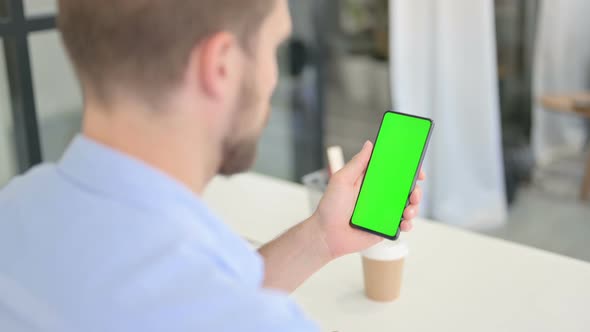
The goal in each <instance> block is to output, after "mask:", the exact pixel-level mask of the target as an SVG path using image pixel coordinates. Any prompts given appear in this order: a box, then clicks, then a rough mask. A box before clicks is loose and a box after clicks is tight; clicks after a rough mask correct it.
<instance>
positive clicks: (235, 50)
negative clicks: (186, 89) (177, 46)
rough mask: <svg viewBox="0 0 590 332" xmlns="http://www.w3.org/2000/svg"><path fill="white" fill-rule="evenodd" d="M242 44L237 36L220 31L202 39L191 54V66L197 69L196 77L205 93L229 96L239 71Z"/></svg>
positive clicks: (221, 96) (218, 96)
mask: <svg viewBox="0 0 590 332" xmlns="http://www.w3.org/2000/svg"><path fill="white" fill-rule="evenodd" d="M239 50H240V45H239V43H238V41H237V39H236V37H235V36H234V35H232V34H230V33H227V32H218V33H216V34H213V35H211V36H209V37H208V38H206V39H204V40H203V41H201V43H200V44H199V46H198V47H196V48H195V50H194V51H193V52H192V54H191V59H190V62H191V64H194V65H196V66H193V65H190V66H189V68H195V69H196V68H198V69H196V72H194V74H196V75H197V76H196V77H195V78H196V79H197V80H198V82H199V85H200V86H201V87H202V89H203V93H204V94H206V95H207V96H209V97H210V98H212V99H216V100H223V99H226V98H228V94H230V93H232V92H231V90H232V88H233V85H234V84H235V82H237V78H238V75H239V73H238V72H237V71H238V68H239V64H238V61H239V58H238V54H239Z"/></svg>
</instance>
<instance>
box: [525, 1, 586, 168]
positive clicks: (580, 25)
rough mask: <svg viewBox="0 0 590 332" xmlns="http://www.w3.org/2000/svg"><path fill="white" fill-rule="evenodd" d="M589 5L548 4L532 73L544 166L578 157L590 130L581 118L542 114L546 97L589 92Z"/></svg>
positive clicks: (536, 140)
mask: <svg viewBox="0 0 590 332" xmlns="http://www.w3.org/2000/svg"><path fill="white" fill-rule="evenodd" d="M589 15H590V1H588V0H563V1H543V2H542V5H541V14H540V20H539V25H538V30H537V44H536V52H535V59H534V62H535V64H534V71H533V94H534V98H535V101H536V103H535V107H534V110H533V149H534V153H535V157H536V159H537V162H538V163H539V165H541V166H543V165H546V164H548V163H550V162H551V161H553V160H555V159H558V158H560V157H563V156H567V155H571V154H572V153H579V152H580V151H581V150H582V148H583V146H584V142H585V140H586V128H585V126H584V122H583V121H582V119H580V118H579V117H575V116H571V115H564V114H559V113H555V112H551V111H548V110H545V109H543V107H542V106H541V105H540V104H539V102H538V100H539V97H540V96H542V95H543V94H546V93H549V94H555V93H571V92H579V91H584V90H586V91H587V90H589V88H590V16H589Z"/></svg>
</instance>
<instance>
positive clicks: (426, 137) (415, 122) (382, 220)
mask: <svg viewBox="0 0 590 332" xmlns="http://www.w3.org/2000/svg"><path fill="white" fill-rule="evenodd" d="M433 128H434V122H433V121H432V120H431V119H427V118H423V117H419V116H414V115H409V114H403V113H398V112H391V111H390V112H386V113H385V114H384V115H383V121H382V122H381V128H380V129H379V133H378V134H377V139H376V140H375V146H374V148H373V153H372V154H371V159H370V160H369V165H368V166H367V171H366V172H365V177H364V179H363V182H362V185H361V189H360V192H359V196H358V198H357V202H356V205H355V208H354V212H353V213H352V217H351V219H350V225H351V226H352V227H354V228H357V229H360V230H363V231H367V232H370V233H373V234H377V235H379V236H382V237H384V238H387V239H390V240H396V239H397V238H398V236H399V232H400V225H401V222H402V221H403V214H404V210H405V208H406V207H407V206H408V205H409V201H410V195H411V193H412V191H413V190H414V186H415V185H416V180H417V179H418V175H419V171H420V168H421V166H422V161H423V160H424V155H425V153H426V148H427V146H428V142H429V141H430V136H431V133H432V130H433Z"/></svg>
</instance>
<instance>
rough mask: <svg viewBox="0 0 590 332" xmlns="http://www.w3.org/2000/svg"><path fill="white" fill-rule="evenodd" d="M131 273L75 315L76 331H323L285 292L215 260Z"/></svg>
mask: <svg viewBox="0 0 590 332" xmlns="http://www.w3.org/2000/svg"><path fill="white" fill-rule="evenodd" d="M193 258H194V257H193ZM128 272H129V271H127V273H126V275H127V277H126V278H123V279H122V282H121V283H120V284H117V283H115V284H110V285H109V286H108V287H107V288H106V289H105V290H104V291H102V292H101V293H102V294H105V295H104V297H103V298H102V300H101V301H100V302H102V305H100V306H99V307H92V306H90V307H87V308H84V309H83V312H79V313H78V314H77V315H76V317H78V319H81V320H80V321H78V322H77V323H79V324H75V326H76V330H78V331H82V330H84V331H144V332H151V331H154V332H155V331H175V332H184V331H186V332H188V331H191V332H193V331H207V332H236V331H242V332H270V331H281V332H315V331H319V330H318V327H317V326H316V325H315V324H314V323H313V322H312V321H310V320H309V319H308V318H307V317H306V316H305V315H304V314H303V312H302V311H301V309H300V308H299V307H298V306H297V305H296V304H295V302H294V301H293V300H292V299H291V298H290V297H289V296H288V295H287V294H286V293H282V292H278V291H272V290H267V289H264V288H261V287H252V286H250V285H247V284H244V283H241V282H240V280H236V279H235V278H232V276H231V275H228V274H226V273H224V272H223V270H222V269H219V267H218V266H217V264H215V262H214V261H211V260H207V259H203V260H199V261H195V260H191V261H190V262H187V261H186V260H184V259H178V257H169V258H164V259H160V260H156V261H153V262H150V263H149V265H148V266H146V267H140V268H138V269H137V270H136V271H134V272H132V273H131V274H130V275H129V274H128Z"/></svg>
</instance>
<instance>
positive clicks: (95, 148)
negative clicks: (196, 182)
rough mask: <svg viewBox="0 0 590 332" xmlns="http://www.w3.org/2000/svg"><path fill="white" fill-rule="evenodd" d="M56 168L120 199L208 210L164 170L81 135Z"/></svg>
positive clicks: (192, 193)
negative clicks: (181, 205)
mask: <svg viewBox="0 0 590 332" xmlns="http://www.w3.org/2000/svg"><path fill="white" fill-rule="evenodd" d="M58 169H59V170H60V171H61V172H63V173H64V174H65V175H67V176H69V177H71V178H73V180H75V181H76V182H77V183H78V184H80V185H83V186H85V187H87V188H88V189H91V190H93V191H96V190H98V191H100V192H102V193H104V194H108V195H109V196H111V197H116V198H119V199H121V200H125V201H133V202H135V203H139V204H141V205H145V204H149V205H152V204H154V203H156V202H157V203H159V204H158V205H166V204H170V203H174V204H184V205H186V206H188V207H192V208H196V209H198V210H207V209H206V207H205V205H204V204H203V203H202V202H201V201H200V200H199V198H198V197H197V195H196V194H195V193H194V192H192V191H191V190H190V189H189V188H188V187H187V186H185V185H183V184H182V183H180V182H179V181H177V180H175V179H174V178H172V177H170V176H169V175H167V174H166V173H164V172H162V171H159V170H157V169H155V168H153V167H151V166H149V165H147V164H146V163H144V162H142V161H140V160H138V159H135V158H133V157H131V156H129V155H127V154H124V153H122V152H119V151H117V150H114V149H112V148H110V147H107V146H105V145H102V144H100V143H98V142H96V141H94V140H92V139H90V138H88V137H85V136H83V135H77V136H76V137H75V138H74V140H73V141H72V143H71V144H70V146H69V147H68V149H67V150H66V152H65V153H64V156H63V157H62V159H61V161H60V162H59V164H58ZM162 203H164V204H162Z"/></svg>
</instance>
